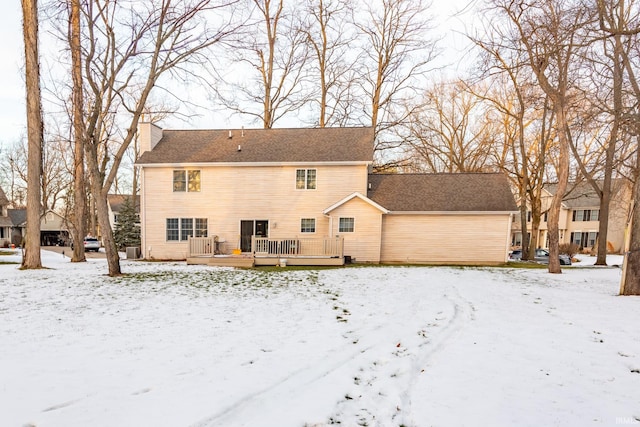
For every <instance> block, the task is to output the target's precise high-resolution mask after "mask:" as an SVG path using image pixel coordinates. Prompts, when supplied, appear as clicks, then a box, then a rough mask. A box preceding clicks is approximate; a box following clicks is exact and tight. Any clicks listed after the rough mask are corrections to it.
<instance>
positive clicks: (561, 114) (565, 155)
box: [548, 99, 569, 273]
mask: <svg viewBox="0 0 640 427" xmlns="http://www.w3.org/2000/svg"><path fill="white" fill-rule="evenodd" d="M553 104H554V108H555V110H556V117H557V127H558V130H559V132H558V144H559V151H560V153H559V156H558V186H557V189H556V192H555V194H554V195H553V199H552V200H551V207H550V208H549V216H548V218H549V222H548V226H549V273H562V269H561V268H560V230H559V226H560V208H561V206H562V199H563V198H564V194H565V193H566V191H567V183H568V182H569V141H568V140H567V132H566V129H567V120H566V116H565V110H564V102H563V101H562V100H559V99H555V100H554V102H553Z"/></svg>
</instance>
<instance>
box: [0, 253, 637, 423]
mask: <svg viewBox="0 0 640 427" xmlns="http://www.w3.org/2000/svg"><path fill="white" fill-rule="evenodd" d="M19 259H20V257H19V253H18V252H16V254H15V255H0V263H2V262H3V261H4V262H7V261H12V260H14V261H19ZM593 261H594V259H593V258H592V257H583V258H582V259H581V261H580V262H579V263H577V264H576V266H575V267H565V268H564V269H563V274H560V275H551V274H548V273H547V272H546V270H545V269H517V268H456V267H449V268H444V267H353V268H351V267H350V268H343V269H317V270H294V269H291V268H284V269H282V270H280V271H265V270H234V269H224V268H211V267H203V266H186V265H185V264H184V263H147V262H134V261H125V260H123V261H122V267H123V271H125V272H126V273H129V274H127V275H126V276H123V277H119V278H109V277H107V276H106V275H105V273H106V271H107V266H106V262H105V261H104V260H99V259H92V260H90V261H89V262H87V263H81V264H75V263H74V264H72V263H70V262H69V259H68V258H63V257H62V256H61V255H60V254H56V253H53V252H47V251H43V264H44V265H45V266H47V267H49V268H48V269H43V270H32V271H20V270H18V269H17V266H16V265H12V264H0V425H2V426H38V427H46V426H64V427H73V426H88V425H90V426H93V427H99V426H136V427H139V426H154V427H155V426H185V427H212V426H225V427H226V426H231V427H233V426H298V427H302V426H314V427H320V426H327V425H332V424H339V425H342V426H357V425H368V426H385V427H386V426H559V425H562V426H587V425H597V426H614V425H634V424H637V425H640V400H639V399H638V395H637V392H638V390H640V334H639V333H638V319H640V298H637V297H620V296H617V293H618V291H619V282H620V276H621V270H620V268H615V267H613V268H612V267H609V268H603V267H589V265H590V264H593ZM620 262H621V259H619V257H618V258H612V259H611V261H610V264H620ZM584 267H587V268H584Z"/></svg>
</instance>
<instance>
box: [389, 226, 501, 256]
mask: <svg viewBox="0 0 640 427" xmlns="http://www.w3.org/2000/svg"><path fill="white" fill-rule="evenodd" d="M510 220H511V219H510V216H509V215H508V214H503V215H498V214H487V215H435V214H434V215H385V216H384V218H383V221H382V250H381V262H383V263H426V264H499V263H503V262H505V260H506V247H507V239H508V235H509V221H510Z"/></svg>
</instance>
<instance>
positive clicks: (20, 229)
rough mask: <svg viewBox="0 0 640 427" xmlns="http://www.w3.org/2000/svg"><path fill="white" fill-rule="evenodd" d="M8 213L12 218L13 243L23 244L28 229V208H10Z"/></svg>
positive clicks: (16, 244)
mask: <svg viewBox="0 0 640 427" xmlns="http://www.w3.org/2000/svg"><path fill="white" fill-rule="evenodd" d="M7 213H8V214H9V218H11V223H12V227H11V243H12V244H13V245H15V246H22V241H23V239H24V235H25V232H26V229H27V210H26V209H8V210H7Z"/></svg>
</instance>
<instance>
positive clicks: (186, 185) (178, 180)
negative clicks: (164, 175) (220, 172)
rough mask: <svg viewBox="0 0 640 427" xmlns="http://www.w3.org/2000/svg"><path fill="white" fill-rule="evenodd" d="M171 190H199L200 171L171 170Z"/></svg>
mask: <svg viewBox="0 0 640 427" xmlns="http://www.w3.org/2000/svg"><path fill="white" fill-rule="evenodd" d="M173 191H174V192H179V191H188V192H198V191H200V171H199V170H174V171H173Z"/></svg>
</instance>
